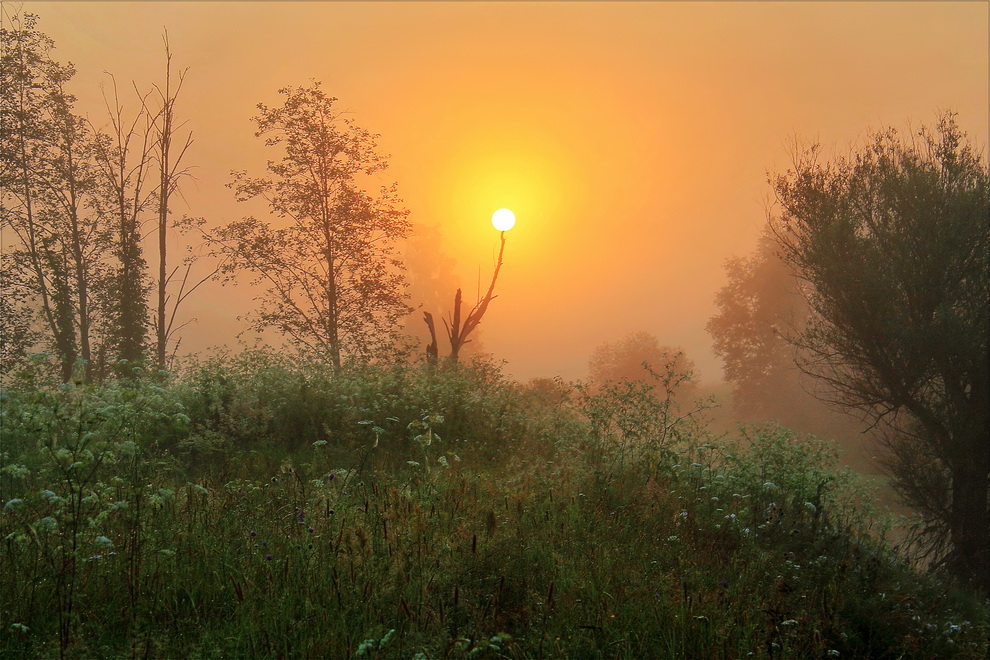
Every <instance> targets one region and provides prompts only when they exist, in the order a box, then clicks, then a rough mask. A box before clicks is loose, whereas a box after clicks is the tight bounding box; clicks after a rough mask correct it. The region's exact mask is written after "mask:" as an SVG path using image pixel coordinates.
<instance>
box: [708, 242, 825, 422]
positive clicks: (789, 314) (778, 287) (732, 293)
mask: <svg viewBox="0 0 990 660" xmlns="http://www.w3.org/2000/svg"><path fill="white" fill-rule="evenodd" d="M775 250H776V243H775V242H774V241H773V237H772V235H770V236H763V237H762V238H761V239H760V242H759V244H758V245H757V248H756V250H755V251H754V252H753V254H752V255H751V256H749V257H747V258H740V257H735V258H732V259H730V260H728V261H727V262H726V264H725V270H726V275H727V277H728V282H727V283H726V284H725V286H723V287H722V288H721V289H720V290H719V292H718V294H717V295H716V297H715V304H716V305H717V306H718V313H717V314H716V315H715V316H713V317H712V318H711V320H710V321H709V322H708V326H707V328H708V332H709V333H710V334H711V336H712V340H713V343H714V350H715V353H716V355H718V356H720V357H721V358H722V360H723V362H724V363H725V378H726V380H727V381H729V382H730V383H732V390H733V401H734V403H735V404H736V406H737V407H738V408H739V410H740V411H741V412H743V413H744V414H746V415H747V416H749V417H757V418H759V417H762V418H764V419H766V418H768V417H772V416H778V418H779V415H781V414H784V415H787V413H788V412H789V411H790V410H792V409H793V407H794V404H795V399H797V398H799V397H800V395H801V393H802V385H803V383H802V379H801V372H800V371H799V370H798V368H797V366H796V364H795V355H794V347H793V346H792V345H791V344H789V343H788V342H787V339H786V337H787V336H788V335H791V334H794V333H795V332H798V331H800V330H801V329H802V328H803V326H804V322H805V319H806V318H807V314H808V312H807V308H806V306H805V304H804V300H803V299H802V298H801V295H800V290H799V287H798V283H797V280H796V278H795V276H794V274H793V273H792V272H791V271H790V270H789V269H788V267H787V265H786V264H785V263H784V262H783V260H781V259H780V257H779V256H778V255H777V254H776V251H775ZM788 421H790V420H788Z"/></svg>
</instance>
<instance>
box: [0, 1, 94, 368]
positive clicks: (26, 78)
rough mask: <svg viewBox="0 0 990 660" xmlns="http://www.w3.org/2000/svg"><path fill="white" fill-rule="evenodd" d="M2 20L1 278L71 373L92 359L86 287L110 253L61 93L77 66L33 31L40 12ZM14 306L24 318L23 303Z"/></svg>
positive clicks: (77, 127) (78, 135)
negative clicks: (91, 207) (36, 318)
mask: <svg viewBox="0 0 990 660" xmlns="http://www.w3.org/2000/svg"><path fill="white" fill-rule="evenodd" d="M8 20H9V24H10V26H11V27H10V28H6V27H4V28H0V33H2V34H0V37H2V38H0V42H2V44H3V50H2V60H3V67H2V73H0V87H2V94H0V120H2V125H3V130H2V131H0V134H2V138H0V156H2V159H0V163H2V164H0V191H2V211H3V212H2V220H0V222H2V227H3V228H4V229H6V230H8V231H9V234H7V236H5V241H4V252H5V254H4V257H5V271H6V273H7V276H6V281H7V283H8V284H9V285H11V286H13V285H14V284H16V286H17V287H18V290H17V292H16V293H17V295H16V297H17V298H18V299H19V300H21V301H22V302H23V303H26V302H27V301H29V300H30V299H31V298H36V299H37V301H38V309H37V310H36V311H37V313H38V314H39V315H40V321H41V323H42V325H43V326H44V327H45V330H46V332H45V335H47V337H48V338H49V343H50V345H51V348H52V349H53V350H54V352H55V353H56V355H58V356H59V359H60V361H61V365H62V366H61V370H62V377H63V379H65V380H69V378H71V377H72V374H73V369H74V368H75V366H76V361H77V359H78V358H81V359H82V360H84V361H85V362H88V361H89V360H90V359H91V335H92V331H93V321H94V316H95V312H94V305H93V301H92V300H91V292H92V290H93V289H94V288H96V287H97V286H98V283H99V281H100V279H101V277H102V273H103V268H102V265H101V261H102V255H103V253H104V252H105V250H106V242H105V235H104V234H103V232H102V230H101V227H100V226H99V223H98V222H97V221H96V220H95V218H94V217H93V216H92V215H89V214H88V213H87V208H86V203H87V201H86V200H87V198H88V195H90V194H91V192H92V190H93V172H92V168H91V167H90V160H89V155H90V153H91V151H90V150H91V147H92V139H91V134H90V133H89V131H88V130H87V127H86V125H85V123H84V122H83V121H82V120H81V119H80V118H79V117H77V116H76V115H75V114H74V113H73V104H74V102H75V98H74V97H73V96H72V95H70V94H68V93H67V92H66V91H65V85H66V83H67V82H68V81H69V80H71V78H72V76H73V75H74V73H75V71H74V69H73V68H72V67H71V66H63V65H61V64H59V63H58V62H56V61H55V60H53V59H52V58H51V55H50V51H51V50H52V49H53V48H54V43H53V42H52V40H51V39H50V38H48V37H47V36H46V35H44V34H43V33H41V32H40V31H39V30H38V29H37V27H36V24H37V20H38V19H37V16H34V15H32V14H17V15H14V16H11V17H9V19H8ZM11 300H14V299H13V298H12V299H11ZM17 313H18V314H21V315H22V316H24V315H25V314H27V315H30V312H29V311H26V310H25V309H24V308H23V307H20V308H18V312H17ZM20 336H21V337H26V336H27V335H23V334H22V335H20Z"/></svg>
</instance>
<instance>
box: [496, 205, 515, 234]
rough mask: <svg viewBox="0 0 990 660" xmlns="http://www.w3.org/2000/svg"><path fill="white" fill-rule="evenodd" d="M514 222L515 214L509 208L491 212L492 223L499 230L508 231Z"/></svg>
mask: <svg viewBox="0 0 990 660" xmlns="http://www.w3.org/2000/svg"><path fill="white" fill-rule="evenodd" d="M515 224H516V214H515V213H513V212H512V211H510V210H509V209H499V210H497V211H495V212H494V213H492V225H494V226H495V229H497V230H499V231H508V230H510V229H512V227H513V226H514V225H515Z"/></svg>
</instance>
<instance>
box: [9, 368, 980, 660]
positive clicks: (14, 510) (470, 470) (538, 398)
mask: <svg viewBox="0 0 990 660" xmlns="http://www.w3.org/2000/svg"><path fill="white" fill-rule="evenodd" d="M47 364H48V363H47V362H46V358H45V356H38V357H37V358H36V360H35V364H34V365H33V366H32V367H31V368H28V369H26V370H25V371H24V372H23V373H21V374H19V375H17V376H16V377H14V378H12V379H10V381H9V382H8V383H6V385H5V387H4V390H3V393H2V402H0V405H2V447H0V461H2V464H0V498H2V504H0V539H2V542H0V543H2V544H0V593H2V598H0V656H2V657H4V658H42V657H46V658H47V657H73V658H83V657H85V658H94V657H142V658H165V657H169V658H172V657H195V658H212V657H217V658H219V657H228V658H229V657H252V658H257V657H278V658H295V657H313V658H402V659H405V660H414V659H415V660H420V659H423V660H425V659H433V658H543V657H546V658H621V657H626V658H673V657H677V658H712V657H725V658H748V657H755V658H787V657H790V658H865V657H869V658H886V657H890V658H932V657H961V658H985V657H987V654H988V653H990V642H988V638H990V616H988V607H987V601H986V599H981V598H980V597H978V596H977V595H976V594H973V593H970V592H967V591H966V590H964V589H962V588H959V587H957V586H956V585H954V584H953V583H952V582H951V581H950V580H949V579H948V578H946V577H945V576H943V575H940V574H938V573H933V572H927V571H922V570H920V569H919V568H917V567H916V566H913V565H912V564H911V563H910V562H909V561H907V560H906V559H905V558H904V556H903V552H902V551H901V550H900V549H899V548H897V547H894V546H893V545H892V544H891V542H890V541H888V540H887V534H886V530H887V528H888V526H889V524H890V520H889V516H888V514H886V513H885V512H884V511H882V510H881V509H879V508H878V507H877V506H875V504H874V502H875V493H874V491H873V490H872V488H873V487H872V486H871V485H870V484H869V483H867V482H865V481H863V480H862V479H860V478H859V477H857V476H856V475H855V474H854V473H852V472H851V471H849V470H848V469H845V468H842V467H841V466H840V463H839V461H838V459H837V456H836V451H835V448H834V446H833V445H832V444H830V443H829V442H827V441H825V440H818V439H815V438H812V437H807V436H799V435H797V434H795V433H793V432H791V431H788V430H787V429H783V428H779V427H773V426H755V427H746V428H739V429H738V430H736V431H733V432H731V433H727V434H714V433H712V432H711V431H709V430H708V428H707V426H706V418H705V415H706V410H705V405H704V404H700V405H697V406H691V405H688V406H684V405H683V404H680V405H679V404H678V403H677V398H676V396H675V394H676V391H675V390H676V385H677V382H678V380H677V375H676V374H673V373H660V374H655V376H656V378H655V380H654V382H653V383H651V384H643V383H613V384H610V385H607V386H603V387H599V388H594V389H592V388H588V387H574V386H571V385H569V384H566V383H562V382H559V381H553V380H539V381H534V382H530V383H527V384H520V383H516V382H513V381H512V380H510V379H508V378H507V377H506V376H505V375H504V374H503V373H502V372H501V370H500V368H499V367H498V366H497V365H493V364H490V363H486V362H483V361H480V362H473V363H472V364H469V365H445V366H443V367H435V366H430V365H426V364H414V365H409V364H397V365H380V366H364V367H350V368H347V369H344V370H342V371H341V372H339V373H334V372H333V371H332V370H330V369H328V368H325V367H323V366H321V365H319V364H314V363H311V362H306V361H303V360H299V359H293V358H290V357H286V356H279V355H276V354H273V353H269V352H264V351H248V352H244V353H241V354H238V355H223V356H218V357H214V358H210V359H204V360H202V361H200V362H198V363H195V364H190V365H187V366H186V367H185V368H184V369H182V370H181V372H180V373H179V374H175V375H172V374H165V373H159V374H150V373H144V372H142V371H141V370H140V369H139V368H134V369H133V370H132V373H130V374H129V377H127V378H120V379H118V380H114V381H110V382H107V383H105V384H100V385H84V384H68V385H59V384H57V383H55V382H53V381H52V380H51V379H50V378H49V377H48V376H46V374H47V373H48V372H47V371H46V365H47Z"/></svg>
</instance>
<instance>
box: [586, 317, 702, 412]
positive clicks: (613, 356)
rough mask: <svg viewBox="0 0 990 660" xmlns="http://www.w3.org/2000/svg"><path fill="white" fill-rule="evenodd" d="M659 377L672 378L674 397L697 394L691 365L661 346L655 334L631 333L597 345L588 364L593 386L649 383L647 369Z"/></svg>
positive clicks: (666, 347) (680, 355)
mask: <svg viewBox="0 0 990 660" xmlns="http://www.w3.org/2000/svg"><path fill="white" fill-rule="evenodd" d="M644 362H645V363H646V365H647V366H648V367H649V369H652V370H654V371H655V372H657V373H659V374H661V375H666V374H670V375H674V376H676V385H677V393H678V396H681V397H690V396H693V395H694V394H695V393H696V391H697V379H696V378H695V375H694V362H693V361H691V360H689V359H688V358H687V357H686V356H685V355H684V353H682V352H681V351H680V350H678V349H676V348H671V347H669V346H661V345H660V341H659V340H658V339H657V337H656V336H655V335H652V334H650V333H648V332H634V333H631V334H629V335H627V336H626V337H624V338H623V339H621V340H619V341H617V342H615V343H604V344H602V345H600V346H598V347H597V348H596V349H595V351H594V353H592V355H591V359H590V360H589V361H588V375H589V380H590V381H591V384H592V385H593V386H602V385H605V384H606V383H609V382H613V383H615V382H619V381H623V380H625V381H629V382H652V381H653V380H654V378H653V377H652V375H651V374H650V371H649V369H647V368H645V367H644V366H643V363H644Z"/></svg>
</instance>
